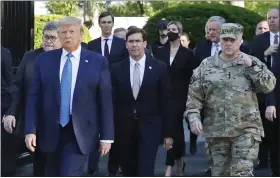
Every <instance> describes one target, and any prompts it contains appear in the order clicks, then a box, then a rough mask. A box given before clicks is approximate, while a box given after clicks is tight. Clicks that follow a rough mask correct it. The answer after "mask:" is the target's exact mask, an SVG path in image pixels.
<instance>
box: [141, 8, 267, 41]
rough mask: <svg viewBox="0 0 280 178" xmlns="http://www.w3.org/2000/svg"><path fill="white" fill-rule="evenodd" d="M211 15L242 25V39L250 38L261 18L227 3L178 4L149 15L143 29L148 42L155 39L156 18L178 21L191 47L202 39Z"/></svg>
mask: <svg viewBox="0 0 280 178" xmlns="http://www.w3.org/2000/svg"><path fill="white" fill-rule="evenodd" d="M213 15H219V16H222V17H224V18H225V19H226V20H227V22H231V23H240V24H241V25H243V26H244V31H245V32H244V39H246V40H251V39H252V37H253V35H254V32H255V26H256V24H257V22H259V21H260V20H261V19H262V17H261V16H260V15H258V14H257V13H255V12H252V11H250V10H248V9H245V8H241V7H237V6H231V5H228V4H220V3H209V4H178V5H177V6H175V7H172V8H167V9H164V10H162V11H161V12H159V13H157V14H156V15H155V16H153V17H150V18H149V20H148V21H147V23H146V25H145V26H144V30H145V31H146V32H147V35H148V40H149V42H152V41H155V40H156V39H157V34H156V24H157V21H158V20H160V19H162V18H165V19H167V20H169V21H171V20H176V21H180V22H181V23H182V24H183V28H184V31H185V32H187V33H188V34H189V36H190V39H191V44H190V46H191V47H193V46H194V44H195V43H196V42H197V41H198V40H201V39H204V36H205V23H206V22H207V20H208V19H209V18H210V17H211V16H213Z"/></svg>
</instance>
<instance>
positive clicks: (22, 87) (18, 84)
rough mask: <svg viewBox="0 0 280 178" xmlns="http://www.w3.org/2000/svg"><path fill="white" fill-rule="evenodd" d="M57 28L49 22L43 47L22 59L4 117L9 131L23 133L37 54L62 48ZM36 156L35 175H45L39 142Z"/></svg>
mask: <svg viewBox="0 0 280 178" xmlns="http://www.w3.org/2000/svg"><path fill="white" fill-rule="evenodd" d="M57 28H58V23H57V22H47V23H46V24H45V26H44V28H43V37H42V38H43V43H42V48H38V49H35V50H34V51H29V52H26V53H25V54H24V56H23V59H22V60H21V63H20V65H19V68H18V70H17V73H16V77H15V80H14V81H13V82H12V86H11V97H12V102H11V105H10V108H9V109H8V111H7V113H6V115H5V116H4V117H3V124H4V128H5V130H6V131H7V132H8V133H11V134H17V135H22V134H23V128H24V120H25V119H24V115H25V106H26V99H27V94H28V89H29V87H30V84H31V79H32V73H33V69H34V64H35V60H36V56H38V55H39V54H41V53H43V52H46V51H50V50H54V49H59V48H61V43H60V41H59V39H58V34H57ZM37 142H38V140H37ZM34 157H35V159H34V163H33V174H34V176H36V177H41V176H44V170H45V159H44V156H43V155H42V153H41V151H40V148H38V144H37V148H36V151H35V155H34Z"/></svg>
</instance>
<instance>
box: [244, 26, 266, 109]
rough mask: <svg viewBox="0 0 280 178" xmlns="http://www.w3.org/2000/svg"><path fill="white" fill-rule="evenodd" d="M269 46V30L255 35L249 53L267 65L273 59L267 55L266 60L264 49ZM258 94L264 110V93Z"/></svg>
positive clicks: (261, 107)
mask: <svg viewBox="0 0 280 178" xmlns="http://www.w3.org/2000/svg"><path fill="white" fill-rule="evenodd" d="M269 46H270V32H269V31H268V32H265V33H263V34H260V35H257V36H255V37H254V39H253V42H252V44H251V46H250V52H249V54H250V55H252V56H255V57H256V58H258V59H259V60H260V61H262V62H263V63H265V64H266V65H267V60H268V59H271V56H267V60H265V57H264V51H265V50H267V48H268V47H269ZM257 96H258V101H259V105H260V109H261V110H264V108H263V107H264V104H265V99H264V94H263V93H258V94H257Z"/></svg>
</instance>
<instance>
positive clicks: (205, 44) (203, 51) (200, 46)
mask: <svg viewBox="0 0 280 178" xmlns="http://www.w3.org/2000/svg"><path fill="white" fill-rule="evenodd" d="M211 48H212V42H211V41H210V40H201V41H199V42H197V44H196V47H195V52H194V53H195V59H196V60H198V61H199V63H201V62H202V61H203V60H204V59H205V58H207V57H210V56H211ZM240 51H241V52H243V53H246V54H248V53H249V43H248V42H247V41H246V40H243V43H242V44H241V46H240Z"/></svg>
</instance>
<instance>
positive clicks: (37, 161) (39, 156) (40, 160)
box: [33, 138, 46, 177]
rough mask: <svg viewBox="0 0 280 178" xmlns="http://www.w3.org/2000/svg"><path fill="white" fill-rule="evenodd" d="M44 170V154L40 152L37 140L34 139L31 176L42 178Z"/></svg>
mask: <svg viewBox="0 0 280 178" xmlns="http://www.w3.org/2000/svg"><path fill="white" fill-rule="evenodd" d="M45 168H46V158H45V154H44V152H42V151H41V148H40V147H39V142H38V138H37V139H36V149H35V153H34V162H33V176H35V177H44V176H45Z"/></svg>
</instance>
